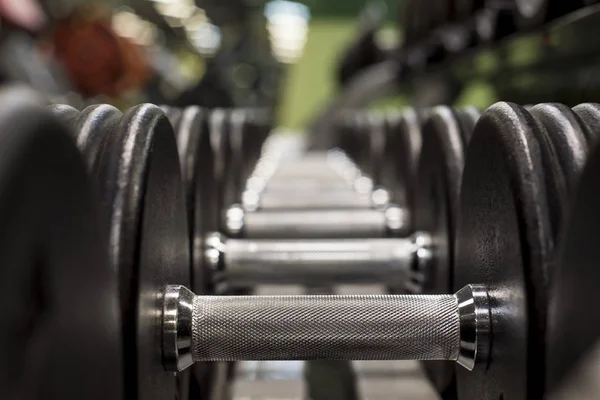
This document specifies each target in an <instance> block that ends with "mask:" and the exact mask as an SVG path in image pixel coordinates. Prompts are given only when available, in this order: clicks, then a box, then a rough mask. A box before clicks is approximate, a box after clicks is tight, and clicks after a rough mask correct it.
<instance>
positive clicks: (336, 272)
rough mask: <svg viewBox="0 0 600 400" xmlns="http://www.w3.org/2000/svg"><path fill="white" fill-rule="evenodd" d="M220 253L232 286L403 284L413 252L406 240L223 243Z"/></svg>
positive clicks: (410, 243) (413, 248)
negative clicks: (401, 282)
mask: <svg viewBox="0 0 600 400" xmlns="http://www.w3.org/2000/svg"><path fill="white" fill-rule="evenodd" d="M222 250H223V251H222V253H221V254H222V263H219V266H222V267H223V268H224V272H225V276H226V279H227V282H228V283H230V284H231V285H233V286H254V285H257V284H268V283H272V284H296V285H298V284H305V285H313V286H314V285H319V286H321V285H329V284H339V283H357V284H368V283H385V282H388V283H389V282H394V281H403V280H405V279H406V275H407V273H408V270H409V268H410V266H411V264H412V263H413V259H414V255H415V253H416V247H415V244H414V243H413V242H412V241H411V240H410V239H339V240H324V239H322V240H319V239H309V240H264V239H263V240H237V239H228V240H226V241H225V242H224V245H223V247H222Z"/></svg>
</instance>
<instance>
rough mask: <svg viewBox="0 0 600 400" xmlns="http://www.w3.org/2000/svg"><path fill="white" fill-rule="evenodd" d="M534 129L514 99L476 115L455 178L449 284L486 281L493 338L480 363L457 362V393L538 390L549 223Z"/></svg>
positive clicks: (535, 394)
mask: <svg viewBox="0 0 600 400" xmlns="http://www.w3.org/2000/svg"><path fill="white" fill-rule="evenodd" d="M540 136H541V132H540V130H539V129H538V128H537V127H536V121H535V120H534V119H533V117H532V116H531V115H530V114H529V113H528V112H527V111H526V110H525V109H524V108H522V107H519V106H516V105H513V104H507V103H498V104H496V105H494V106H492V107H490V108H489V109H488V110H487V111H486V112H485V113H483V115H482V117H481V118H480V119H479V122H478V123H477V126H476V128H475V132H474V134H473V137H472V138H471V142H470V144H469V147H468V151H467V157H466V164H465V169H464V173H463V183H462V186H461V197H460V205H459V214H458V222H457V233H456V246H455V248H456V257H455V262H454V271H455V278H454V290H458V289H460V288H462V287H463V286H465V285H466V284H470V283H481V284H485V285H488V288H489V295H490V305H491V307H492V310H493V311H492V315H491V319H492V321H493V329H494V331H493V345H492V348H491V355H490V359H491V360H492V361H491V362H490V363H489V364H488V366H487V368H486V366H481V365H480V366H478V367H476V370H474V371H467V370H465V369H464V368H462V367H457V387H458V397H459V398H460V399H477V400H481V399H494V400H496V399H502V398H504V399H525V398H540V397H541V389H542V384H543V373H542V371H543V365H540V364H541V363H543V354H542V352H543V326H544V315H545V312H544V310H545V308H546V304H545V303H546V298H547V297H546V296H547V293H546V289H547V277H548V270H547V261H548V259H549V257H550V252H551V248H552V246H551V242H552V236H553V233H552V230H551V224H550V222H549V221H550V217H549V216H550V210H549V207H548V201H547V198H546V187H545V179H544V175H545V172H547V171H544V169H543V154H542V150H541V149H540V145H539V143H538V140H539V137H540Z"/></svg>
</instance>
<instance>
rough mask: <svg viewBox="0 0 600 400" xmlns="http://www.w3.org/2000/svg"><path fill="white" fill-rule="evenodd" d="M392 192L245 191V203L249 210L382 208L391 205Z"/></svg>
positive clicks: (243, 199)
mask: <svg viewBox="0 0 600 400" xmlns="http://www.w3.org/2000/svg"><path fill="white" fill-rule="evenodd" d="M389 200H390V194H389V192H388V191H387V190H385V189H382V188H380V189H376V190H374V191H372V192H367V193H357V192H353V191H350V190H331V191H320V192H314V191H303V192H290V191H277V192H265V193H258V192H250V191H245V192H244V193H242V205H243V207H244V209H246V210H249V211H256V210H273V209H275V210H282V209H284V210H286V209H287V210H289V209H302V210H304V209H335V208H338V209H344V208H346V209H356V208H374V209H378V208H383V207H385V206H387V205H388V204H389Z"/></svg>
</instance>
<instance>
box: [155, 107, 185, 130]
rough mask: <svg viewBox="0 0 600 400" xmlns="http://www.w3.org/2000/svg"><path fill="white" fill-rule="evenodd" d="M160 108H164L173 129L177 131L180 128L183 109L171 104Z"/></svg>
mask: <svg viewBox="0 0 600 400" xmlns="http://www.w3.org/2000/svg"><path fill="white" fill-rule="evenodd" d="M160 108H161V110H163V112H164V113H165V115H166V116H167V118H169V122H171V126H173V130H174V131H175V132H177V131H178V130H179V124H180V123H181V117H182V115H183V111H182V110H181V109H179V108H176V107H171V106H160Z"/></svg>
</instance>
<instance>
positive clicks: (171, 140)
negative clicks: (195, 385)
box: [60, 105, 191, 400]
mask: <svg viewBox="0 0 600 400" xmlns="http://www.w3.org/2000/svg"><path fill="white" fill-rule="evenodd" d="M60 114H61V115H63V116H64V115H65V114H66V113H65V111H64V110H63V111H61V112H60ZM67 120H69V118H67ZM70 120H71V124H72V126H73V127H74V128H75V130H76V132H77V133H78V136H77V142H78V146H79V147H80V149H81V150H82V151H83V153H84V155H85V156H86V158H87V159H88V160H87V161H88V165H89V166H90V168H91V169H92V171H93V174H94V176H95V178H96V184H97V187H98V192H99V194H100V196H101V199H102V205H103V212H104V218H105V221H106V229H107V230H108V233H109V252H110V260H111V263H112V267H113V268H114V269H115V270H116V271H118V274H119V282H120V306H121V315H122V324H123V345H124V350H125V352H124V354H125V398H127V399H161V400H164V399H175V398H178V399H185V398H187V397H188V394H187V391H188V386H189V383H188V377H189V374H188V373H183V374H179V375H178V376H177V377H176V376H174V375H173V374H172V373H168V372H165V370H164V368H163V366H162V359H161V358H162V354H161V348H162V345H161V344H162V343H161V324H160V311H159V310H161V309H162V299H161V296H162V293H163V291H164V288H165V286H166V285H168V284H178V285H186V286H189V285H190V269H191V268H190V260H189V251H188V243H189V238H188V235H187V222H186V209H185V198H184V194H183V184H182V180H181V173H180V169H179V159H178V156H177V147H176V143H175V137H174V134H173V129H172V127H171V125H170V123H169V121H168V120H167V118H166V117H165V115H164V114H163V113H162V111H161V110H160V109H159V108H158V107H156V106H153V105H141V106H137V107H134V108H132V109H131V110H129V111H128V112H126V113H125V114H121V112H120V111H118V110H117V109H115V108H114V107H111V106H108V105H100V106H92V107H88V108H86V109H85V110H83V111H82V112H81V114H80V115H78V116H77V117H76V118H74V119H73V118H71V119H70ZM108 224H110V226H108Z"/></svg>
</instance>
